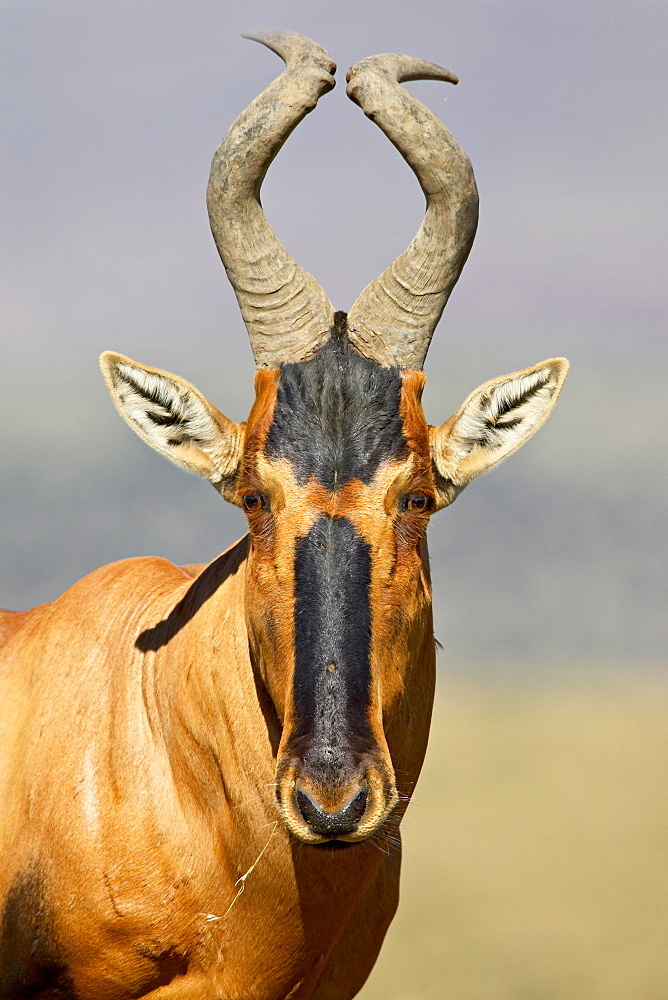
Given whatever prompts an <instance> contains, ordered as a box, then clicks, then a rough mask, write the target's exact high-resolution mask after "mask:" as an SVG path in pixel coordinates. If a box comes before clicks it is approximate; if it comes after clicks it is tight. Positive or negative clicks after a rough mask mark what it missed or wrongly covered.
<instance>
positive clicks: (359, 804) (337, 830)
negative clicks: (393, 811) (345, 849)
mask: <svg viewBox="0 0 668 1000" xmlns="http://www.w3.org/2000/svg"><path fill="white" fill-rule="evenodd" d="M295 791H296V799H297V805H298V807H299V811H300V812H301V814H302V816H303V817H304V819H305V820H306V822H307V823H308V825H309V826H310V827H311V829H312V830H313V831H314V832H315V833H319V834H322V835H323V836H325V835H327V834H329V835H330V836H336V835H338V834H343V833H353V832H354V831H355V830H356V829H357V824H358V823H359V821H360V819H361V818H362V816H363V815H364V810H365V809H366V801H367V794H366V788H362V789H360V791H359V792H358V793H357V795H355V796H353V798H352V799H350V801H349V802H347V803H346V805H345V806H344V807H343V808H342V809H339V811H338V812H335V813H331V812H327V810H326V809H323V808H322V806H321V805H319V803H318V802H316V800H315V799H314V798H313V797H312V796H311V795H309V793H308V792H305V791H304V790H303V789H302V788H297V789H296V790H295Z"/></svg>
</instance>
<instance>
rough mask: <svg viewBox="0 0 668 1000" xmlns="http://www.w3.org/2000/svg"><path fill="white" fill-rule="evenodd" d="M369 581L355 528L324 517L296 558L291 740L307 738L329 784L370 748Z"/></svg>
mask: <svg viewBox="0 0 668 1000" xmlns="http://www.w3.org/2000/svg"><path fill="white" fill-rule="evenodd" d="M370 584H371V556H370V551H369V546H368V545H367V544H366V543H365V542H364V541H363V540H362V539H361V538H360V537H359V535H358V534H357V532H356V531H355V527H354V525H353V524H352V523H351V522H350V521H349V520H348V519H347V518H345V517H341V518H330V517H327V516H322V517H320V518H318V520H317V521H316V522H315V524H314V525H313V527H312V528H311V530H310V532H309V533H308V535H307V536H306V538H302V539H300V540H299V542H298V545H297V554H296V559H295V676H294V709H295V716H296V720H295V721H296V726H295V731H294V734H293V738H294V740H295V741H296V742H297V743H299V742H300V738H306V739H307V740H308V743H309V749H308V750H307V751H306V754H305V762H306V763H307V764H308V765H309V770H310V771H311V773H312V774H313V775H314V776H315V775H316V773H317V776H318V777H319V779H320V780H323V781H331V780H332V779H333V778H335V777H336V776H337V775H341V774H342V773H345V772H347V771H348V770H349V769H350V768H352V767H353V766H354V763H353V760H352V758H351V759H350V760H349V759H348V758H349V756H350V751H351V750H353V749H354V750H356V751H358V752H359V751H361V750H363V749H366V748H368V747H369V746H371V744H372V735H371V732H370V729H369V722H368V714H367V713H368V707H369V692H370V685H371V667H370V662H369V655H370V648H371V608H370V603H369V602H370V594H369V589H370ZM352 734H354V737H353V735H352ZM362 743H365V744H366V747H362V746H361V744H362ZM353 744H354V746H353Z"/></svg>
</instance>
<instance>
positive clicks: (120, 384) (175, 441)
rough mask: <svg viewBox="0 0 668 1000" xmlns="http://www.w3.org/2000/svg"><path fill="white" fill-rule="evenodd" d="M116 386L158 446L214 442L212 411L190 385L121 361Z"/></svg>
mask: <svg viewBox="0 0 668 1000" xmlns="http://www.w3.org/2000/svg"><path fill="white" fill-rule="evenodd" d="M115 388H116V391H117V392H118V395H119V398H120V400H121V401H122V403H123V404H124V406H125V408H126V412H127V415H128V417H129V418H130V419H131V420H132V421H134V422H135V423H136V424H137V426H138V428H140V429H141V430H142V431H143V432H144V434H146V436H147V437H150V438H151V439H152V440H153V442H154V443H155V445H156V447H158V446H160V445H162V447H163V448H164V449H165V451H167V450H169V449H170V448H174V447H178V446H179V445H184V444H190V443H191V442H192V443H193V444H198V445H200V446H201V447H203V448H205V449H206V448H207V446H208V447H211V445H212V444H213V440H212V438H213V432H214V430H215V424H214V422H213V421H212V419H211V414H210V413H209V412H208V411H207V409H206V407H205V406H203V404H202V402H201V400H200V399H199V398H198V397H197V395H195V393H193V392H192V391H189V390H190V387H186V386H183V385H179V384H178V383H176V382H173V381H172V380H171V379H169V378H167V377H166V376H165V375H163V374H158V373H156V372H151V371H146V370H145V369H142V368H138V367H134V366H132V365H129V364H124V363H122V362H121V363H120V364H119V365H117V367H116V385H115Z"/></svg>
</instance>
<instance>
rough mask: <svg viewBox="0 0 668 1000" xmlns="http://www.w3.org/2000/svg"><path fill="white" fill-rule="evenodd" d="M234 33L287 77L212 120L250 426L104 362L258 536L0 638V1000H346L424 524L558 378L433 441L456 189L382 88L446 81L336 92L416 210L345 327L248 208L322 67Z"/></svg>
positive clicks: (176, 457) (173, 381)
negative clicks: (401, 248)
mask: <svg viewBox="0 0 668 1000" xmlns="http://www.w3.org/2000/svg"><path fill="white" fill-rule="evenodd" d="M248 37H252V38H254V39H256V40H257V41H261V42H263V43H264V44H265V45H267V46H268V47H269V48H271V49H273V50H274V51H275V52H276V53H278V55H280V56H281V57H282V58H283V59H284V60H285V62H286V67H287V68H286V70H285V71H284V72H283V74H282V75H281V76H280V77H278V79H276V80H275V81H274V82H273V83H271V84H270V85H269V86H268V87H267V89H266V90H265V91H264V92H263V93H262V94H261V95H260V96H259V97H258V98H257V99H256V100H255V101H253V103H252V104H251V105H250V106H249V107H248V108H247V109H246V110H245V111H244V112H243V113H242V114H241V115H240V116H239V118H238V119H237V120H236V122H235V123H234V124H233V125H232V127H231V128H230V130H229V132H228V133H227V136H226V137H225V139H224V140H223V142H222V144H221V146H220V147H219V149H218V150H217V152H216V154H215V156H214V159H213V164H212V169H211V178H210V182H209V189H208V204H209V213H210V218H211V226H212V230H213V235H214V238H215V241H216V244H217V246H218V250H219V252H220V256H221V258H222V260H223V263H224V265H225V268H226V271H227V274H228V277H229V279H230V281H231V283H232V285H233V287H234V290H235V292H236V295H237V299H238V301H239V305H240V307H241V312H242V315H243V318H244V320H245V323H246V326H247V328H248V332H249V335H250V340H251V345H252V348H253V352H254V355H255V360H256V363H257V374H256V379H255V390H256V398H255V403H254V405H253V408H252V410H251V413H250V416H249V418H248V421H247V423H245V424H235V423H233V422H232V421H231V420H229V419H228V418H227V417H225V416H223V414H222V413H220V412H219V411H218V410H217V409H216V408H215V407H214V406H212V405H211V404H210V403H209V402H207V400H206V399H204V397H203V396H202V395H201V394H200V393H199V392H198V391H197V390H196V389H195V388H194V387H193V386H191V385H189V384H188V383H187V382H185V381H183V379H180V378H177V377H176V376H174V375H170V374H168V373H166V372H162V371H158V370H156V369H154V368H148V367H146V366H144V365H141V364H138V363H137V362H134V361H131V360H130V359H129V358H126V357H123V356H122V355H119V354H114V353H107V354H104V355H103V356H102V370H103V373H104V376H105V379H106V381H107V385H108V387H109V389H110V392H111V394H112V397H113V399H114V402H115V404H116V406H117V407H118V409H119V411H120V413H121V415H122V416H123V417H124V418H125V420H126V421H127V422H128V423H129V424H130V426H131V427H132V428H133V429H134V430H135V431H136V432H137V433H138V434H139V435H140V436H141V437H143V438H144V440H146V441H147V442H148V443H149V444H150V445H151V446H152V447H153V448H155V449H156V450H157V451H159V452H160V453H162V454H163V455H166V456H167V457H168V458H169V459H171V460H172V461H173V462H175V463H176V464H177V465H180V466H182V467H183V468H185V469H188V470H190V471H192V472H196V473H197V474H199V475H200V476H203V477H204V478H205V479H208V480H210V481H211V482H212V483H213V485H214V486H215V487H216V489H217V490H218V491H219V492H220V494H221V495H222V496H223V497H224V499H226V500H228V501H230V502H231V503H234V504H236V505H237V506H239V507H241V508H243V510H244V511H245V512H246V514H247V517H248V525H249V533H248V535H247V536H246V537H245V538H244V539H242V541H241V542H239V543H238V544H237V545H236V546H234V547H233V548H232V549H231V550H229V551H228V552H227V553H225V554H224V555H223V556H221V557H220V558H219V559H217V560H216V561H215V562H214V563H212V564H211V565H210V566H208V567H206V568H203V567H197V568H186V569H178V568H176V567H174V566H172V565H171V564H168V563H165V562H164V561H162V560H155V559H140V560H129V561H125V562H122V563H118V564H115V565H113V566H110V567H106V568H105V569H103V570H99V571H97V573H94V574H92V575H91V576H90V577H88V578H86V579H84V580H82V581H81V582H80V583H78V584H77V585H76V586H75V587H74V588H72V590H70V591H68V592H67V593H66V594H64V595H63V597H61V598H60V599H59V600H58V601H56V602H54V604H52V605H47V606H44V607H42V608H38V609H35V611H32V612H26V613H24V614H12V613H7V614H6V615H5V617H4V618H2V619H0V625H2V627H3V628H4V633H3V634H4V645H3V649H4V652H5V657H4V659H5V664H6V665H5V666H4V668H3V670H4V673H3V680H4V685H5V694H4V697H3V702H2V704H3V713H2V715H3V718H2V722H1V723H0V727H1V729H2V731H3V739H4V746H5V749H4V750H3V753H2V770H1V771H0V778H1V779H2V785H3V788H2V792H3V795H4V801H5V802H6V803H7V805H6V807H5V809H4V811H3V814H2V817H1V819H0V832H1V834H2V852H1V860H0V890H2V898H4V916H3V922H2V935H1V943H0V948H2V962H1V968H0V986H1V987H2V991H1V995H2V997H5V998H19V997H27V996H31V997H33V996H39V997H43V998H47V997H56V996H58V997H77V998H80V1000H104V998H110V1000H111V998H114V1000H116V998H130V997H140V996H148V995H150V996H152V997H155V998H156V1000H158V998H160V1000H168V998H169V1000H176V998H193V1000H194V998H195V997H211V998H223V997H225V998H232V997H238V998H241V997H243V998H245V1000H250V998H256V1000H281V998H287V997H291V998H302V1000H306V998H311V997H313V998H315V997H317V998H320V1000H334V998H339V1000H345V998H348V997H352V996H353V995H354V994H355V993H356V992H357V991H358V989H359V988H360V986H361V985H362V983H363V982H364V980H365V978H366V976H367V975H368V972H369V970H370V968H371V966H372V965H373V962H374V960H375V956H376V954H377V952H378V949H379V947H380V943H381V941H382V938H383V935H384V933H385V930H386V928H387V925H388V923H389V921H390V919H391V917H392V914H393V912H394V908H395V906H396V891H397V881H398V856H399V855H398V845H397V843H396V840H397V838H396V836H394V835H396V832H397V827H398V822H399V819H400V818H401V816H402V814H403V810H404V809H405V807H406V803H407V801H408V799H409V798H410V795H411V793H412V791H413V788H414V785H415V781H416V780H417V777H418V774H419V771H420V767H421V764H422V760H423V756H424V751H425V745H426V739H427V732H428V727H429V720H430V714H431V704H432V696H433V688H434V638H433V630H432V614H431V588H430V581H429V569H428V559H427V547H426V529H427V523H428V521H429V518H430V517H431V515H432V514H433V513H435V512H436V511H438V510H441V509H442V508H443V507H446V506H448V505H449V504H450V503H452V501H453V500H454V499H455V497H456V496H457V495H458V494H459V493H460V492H461V490H462V489H463V488H464V487H465V486H466V485H467V484H468V483H469V482H470V481H471V480H472V479H473V478H474V477H475V476H477V475H479V474H480V473H482V472H484V471H486V470H487V469H490V468H491V467H492V466H494V465H496V464H498V463H499V462H500V461H502V460H503V459H504V458H505V457H506V456H507V455H509V454H510V453H511V452H513V451H515V450H516V449H517V448H518V447H519V446H520V445H521V444H523V443H524V442H525V441H526V440H527V439H528V438H529V437H530V436H531V435H532V434H533V433H534V431H535V430H537V429H538V427H540V425H541V424H542V423H543V421H544V420H545V419H546V417H547V415H548V414H549V412H550V410H551V409H552V406H553V405H554V402H555V400H556V398H557V395H558V393H559V390H560V388H561V385H562V383H563V381H564V378H565V375H566V370H567V367H568V365H567V362H566V361H564V360H563V359H561V358H556V359H552V360H549V361H544V362H542V363H541V364H538V365H534V366H533V367H531V368H527V369H526V370H524V371H521V372H517V373H515V374H512V375H506V376H503V377H502V378H497V379H494V380H493V381H491V382H487V383H485V384H484V385H483V386H481V387H480V388H478V389H476V390H475V392H473V393H472V394H471V395H470V396H469V398H468V399H467V400H466V402H465V403H464V404H463V405H462V407H461V408H460V409H459V410H458V411H457V412H456V413H455V414H454V416H452V417H451V418H450V419H449V420H447V421H446V422H445V423H444V424H442V425H441V426H440V427H430V426H428V425H427V423H426V421H425V418H424V415H423V411H422V406H421V401H420V400H421V394H422V389H423V386H424V375H423V374H422V370H421V369H422V365H423V362H424V358H425V355H426V352H427V348H428V346H429V342H430V339H431V336H432V333H433V330H434V328H435V326H436V324H437V322H438V320H439V318H440V316H441V312H442V310H443V308H444V306H445V303H446V301H447V299H448V296H449V294H450V292H451V290H452V287H453V286H454V284H455V282H456V281H457V278H458V277H459V274H460V272H461V269H462V267H463V265H464V263H465V261H466V258H467V256H468V253H469V251H470V248H471V244H472V242H473V237H474V233H475V228H476V223H477V211H478V198H477V192H476V186H475V181H474V178H473V172H472V169H471V165H470V163H469V160H468V158H467V157H466V155H465V154H464V153H463V152H462V151H461V149H460V148H459V146H458V145H457V143H456V142H455V140H454V138H453V137H452V136H451V135H450V133H449V132H448V131H447V129H446V128H445V127H444V126H443V125H442V124H441V122H440V121H439V120H438V119H437V118H436V117H435V116H434V115H433V114H432V113H431V112H429V111H428V110H427V109H426V108H424V107H423V105H422V104H421V103H420V102H418V101H417V100H416V99H415V98H414V97H412V96H411V95H410V94H409V93H408V92H407V91H406V90H404V89H403V88H402V87H401V86H399V84H400V83H401V82H403V81H408V80H421V79H428V80H445V81H449V82H451V83H456V82H457V80H456V78H455V77H454V76H452V75H451V74H450V73H448V72H446V71H445V70H443V69H440V68H439V67H438V66H435V65H433V64H432V63H426V62H422V61H420V60H417V59H412V58H408V57H406V56H399V55H383V56H373V57H371V58H369V59H365V60H363V61H362V62H360V63H358V64H357V65H356V66H354V67H353V68H352V69H351V70H350V71H349V73H348V95H349V97H351V99H352V100H353V101H355V102H356V103H357V104H359V105H360V107H361V108H362V110H363V111H364V113H365V114H366V115H368V116H369V117H370V118H372V120H373V121H375V123H376V124H377V125H378V126H379V127H380V128H381V129H382V130H383V132H384V133H385V134H386V135H387V137H388V138H389V139H390V141H391V142H392V143H393V144H394V145H395V146H396V147H397V149H398V150H399V152H400V153H401V154H402V155H403V156H404V158H405V159H406V160H407V161H408V163H409V164H410V166H411V167H412V169H413V171H414V173H415V175H416V176H417V178H418V181H419V182H420V185H421V187H422V190H423V191H424V194H425V196H426V201H427V208H426V215H425V218H424V221H423V223H422V225H421V227H420V229H419V231H418V233H417V235H416V237H415V239H414V240H413V242H412V243H411V244H410V246H409V247H408V249H407V250H406V251H405V253H403V254H402V255H401V256H400V257H399V258H398V259H397V260H395V261H394V263H393V264H392V265H391V266H390V267H389V268H388V269H387V270H386V271H385V272H384V273H383V274H381V275H380V276H379V277H378V278H376V280H375V281H373V282H372V283H371V284H370V285H369V286H368V287H367V288H366V289H365V290H364V291H363V292H362V293H361V295H360V296H359V298H358V299H357V301H356V302H355V304H354V305H353V307H352V309H351V310H350V312H349V314H348V315H347V316H346V314H345V313H343V312H335V311H334V309H333V308H332V306H331V305H330V302H329V300H328V298H327V296H326V295H325V293H324V292H323V290H322V289H321V287H320V285H319V284H318V283H317V282H316V281H315V280H314V279H313V278H312V277H311V276H310V275H309V274H307V273H306V272H305V271H303V270H302V269H301V268H300V267H299V265H298V264H297V263H296V262H295V261H294V260H293V259H292V257H291V256H290V255H289V254H288V253H287V252H286V251H285V249H284V248H283V247H282V246H281V244H280V243H279V242H278V240H277V239H276V237H275V236H274V234H273V232H272V231H271V229H270V227H269V225H268V224H267V221H266V219H265V216H264V214H263V211H262V208H261V206H260V201H259V190H260V185H261V183H262V180H263V178H264V175H265V173H266V171H267V168H268V167H269V165H270V163H271V161H272V160H273V158H274V156H275V155H276V153H277V152H278V151H279V149H280V148H281V146H282V144H283V142H284V141H285V139H286V138H287V137H288V136H289V134H290V132H291V131H292V130H293V128H294V127H295V126H296V125H297V124H298V123H299V122H300V121H301V119H302V118H303V117H304V116H305V115H306V114H307V113H308V112H309V111H311V110H312V109H313V108H314V107H315V105H316V103H317V101H318V98H319V97H320V96H322V95H323V94H324V93H325V92H326V91H328V90H330V89H331V88H332V87H333V86H334V79H333V75H332V74H333V73H334V70H335V66H334V64H333V63H332V62H331V60H330V58H329V56H328V55H327V53H326V52H325V51H324V49H322V48H321V47H320V46H318V45H316V44H315V43H313V42H311V41H309V40H308V39H305V38H302V37H300V36H298V35H294V34H291V33H289V32H274V33H267V32H259V33H255V34H254V35H251V36H248ZM277 803H278V811H276V805H277ZM388 831H391V832H392V835H393V840H392V843H393V846H392V849H388V850H387V851H383V850H380V851H379V850H377V847H378V846H381V847H387V845H388V844H390V837H389V834H388V833H387V832H388ZM374 835H375V836H374ZM384 837H386V839H383V838H384ZM328 844H329V845H332V844H334V846H339V847H344V846H345V845H346V844H347V845H348V849H347V850H344V851H334V850H333V849H332V847H331V846H330V847H327V846H325V847H324V848H323V847H319V846H318V845H328ZM306 845H309V846H306ZM353 845H354V846H353ZM242 890H244V892H243V895H242V894H241V893H242Z"/></svg>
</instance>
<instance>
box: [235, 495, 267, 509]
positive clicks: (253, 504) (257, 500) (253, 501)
mask: <svg viewBox="0 0 668 1000" xmlns="http://www.w3.org/2000/svg"><path fill="white" fill-rule="evenodd" d="M241 502H242V503H243V505H244V510H247V511H249V512H251V511H256V510H264V508H265V507H266V506H267V498H266V497H265V496H263V495H262V493H244V495H243V499H242V501H241Z"/></svg>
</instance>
